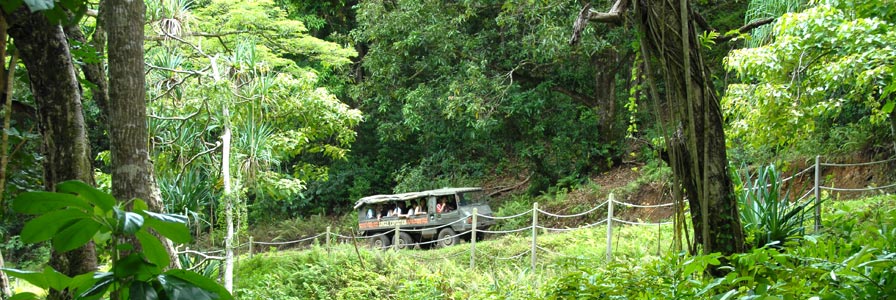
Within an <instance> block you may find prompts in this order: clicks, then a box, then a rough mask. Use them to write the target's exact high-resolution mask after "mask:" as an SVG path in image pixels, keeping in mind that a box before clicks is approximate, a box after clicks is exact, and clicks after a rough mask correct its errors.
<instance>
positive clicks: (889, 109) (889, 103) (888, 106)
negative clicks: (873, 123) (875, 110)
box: [880, 100, 896, 113]
mask: <svg viewBox="0 0 896 300" xmlns="http://www.w3.org/2000/svg"><path fill="white" fill-rule="evenodd" d="M894 106H896V101H893V100H890V101H887V104H884V107H883V108H881V109H880V110H881V111H882V112H884V113H891V112H893V107H894Z"/></svg>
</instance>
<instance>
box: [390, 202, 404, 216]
mask: <svg viewBox="0 0 896 300" xmlns="http://www.w3.org/2000/svg"><path fill="white" fill-rule="evenodd" d="M392 216H393V217H396V218H397V217H401V216H402V215H401V206H400V205H398V204H396V205H395V209H393V210H392Z"/></svg>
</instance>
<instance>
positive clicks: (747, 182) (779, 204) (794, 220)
mask: <svg viewBox="0 0 896 300" xmlns="http://www.w3.org/2000/svg"><path fill="white" fill-rule="evenodd" d="M732 177H733V180H734V183H735V186H738V187H740V188H739V189H738V202H739V204H740V207H739V209H740V218H741V222H742V223H743V226H744V233H745V235H747V239H748V241H751V242H752V245H753V246H754V247H763V246H769V247H774V248H779V247H781V246H783V244H784V242H786V241H790V240H795V239H799V237H800V235H802V234H803V233H804V232H805V225H804V223H805V221H806V219H807V213H808V212H809V211H811V210H812V208H814V207H815V204H814V203H815V201H814V200H815V199H813V198H808V199H805V200H801V199H791V196H790V188H788V189H787V190H783V189H784V182H783V180H782V178H781V173H780V172H779V171H778V170H776V169H775V166H774V165H769V166H767V167H759V168H758V169H757V171H756V174H755V179H752V178H753V176H749V175H746V176H744V177H740V176H732Z"/></svg>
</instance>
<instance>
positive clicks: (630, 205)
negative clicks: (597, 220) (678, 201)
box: [613, 200, 675, 208]
mask: <svg viewBox="0 0 896 300" xmlns="http://www.w3.org/2000/svg"><path fill="white" fill-rule="evenodd" d="M613 203H617V204H621V205H622V206H628V207H637V208H654V207H664V206H672V205H674V204H675V203H663V204H656V205H638V204H631V203H625V202H619V201H616V200H613Z"/></svg>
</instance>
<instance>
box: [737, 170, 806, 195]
mask: <svg viewBox="0 0 896 300" xmlns="http://www.w3.org/2000/svg"><path fill="white" fill-rule="evenodd" d="M812 170H815V166H814V165H813V166H809V167H807V168H805V169H803V170H802V171H799V172H797V173H796V174H793V175H790V177H787V178H784V179H781V181H780V183H785V182H788V181H790V180H792V179H794V178H797V177H800V176H802V175H803V174H806V172H809V171H812ZM770 187H772V185H771V184H770V183H769V184H766V185H765V188H770ZM760 188H761V187H760V186H753V187H750V188H748V189H749V190H758V189H760Z"/></svg>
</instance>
